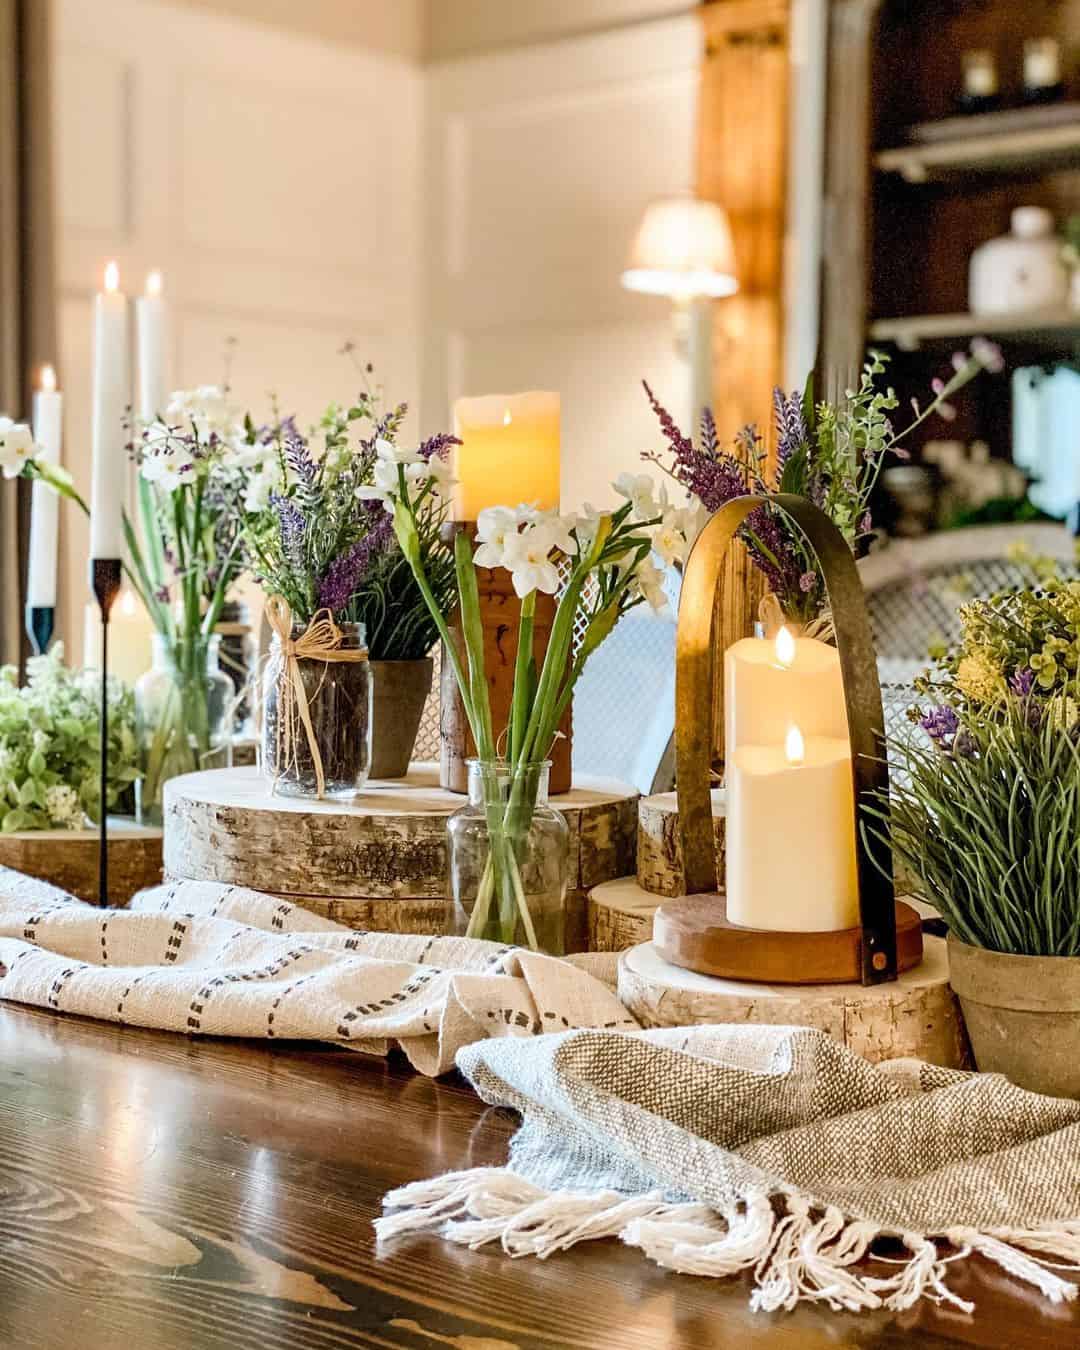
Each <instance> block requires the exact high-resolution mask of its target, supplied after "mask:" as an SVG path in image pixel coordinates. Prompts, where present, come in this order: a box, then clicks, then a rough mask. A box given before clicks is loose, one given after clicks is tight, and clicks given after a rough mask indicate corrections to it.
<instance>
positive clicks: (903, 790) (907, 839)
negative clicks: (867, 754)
mask: <svg viewBox="0 0 1080 1350" xmlns="http://www.w3.org/2000/svg"><path fill="white" fill-rule="evenodd" d="M995 714H996V715H995V716H994V717H988V716H983V715H979V714H977V713H969V714H967V715H966V716H964V717H962V718H959V717H958V718H957V720H956V722H955V724H954V727H953V731H952V734H951V736H949V737H948V740H947V743H944V744H943V743H942V740H943V738H938V740H937V741H935V740H933V739H930V740H927V741H925V742H923V743H921V744H911V743H904V744H903V745H899V746H897V747H896V749H897V752H898V753H899V754H900V755H901V756H902V758H903V766H904V770H905V772H904V773H903V774H900V775H896V776H894V781H893V784H892V789H891V794H890V809H889V811H888V817H889V820H890V823H891V828H892V844H893V850H894V853H895V854H896V855H897V857H898V859H899V861H900V862H901V863H903V864H904V866H905V867H906V869H907V870H908V871H909V872H910V874H911V876H912V877H914V878H915V879H916V884H917V886H918V889H919V891H920V893H921V895H922V898H923V899H925V900H927V901H929V903H930V904H932V905H934V906H936V907H937V908H938V909H939V910H940V911H941V915H942V917H943V918H944V920H945V922H946V923H947V924H948V926H949V928H950V930H951V931H952V932H953V933H955V934H956V936H957V937H958V938H960V939H961V940H962V941H964V942H967V943H970V944H971V945H973V946H976V947H983V948H986V949H989V950H990V951H997V952H1010V953H1013V954H1016V955H1022V956H1078V955H1080V746H1078V744H1077V740H1078V736H1077V731H1078V728H1077V725H1076V705H1075V703H1074V702H1073V700H1072V699H1071V698H1068V697H1067V696H1065V695H1061V694H1058V695H1054V696H1051V697H1050V698H1048V699H1039V698H1038V697H1037V696H1036V695H1033V694H1028V695H1026V696H1021V695H1018V694H1008V695H1006V696H1005V697H1004V698H1003V699H1002V700H1001V702H1000V704H999V705H998V706H997V707H996V708H995ZM875 814H876V815H877V816H878V818H879V820H880V819H881V818H883V817H884V815H885V813H884V812H883V811H880V810H878V811H876V812H875Z"/></svg>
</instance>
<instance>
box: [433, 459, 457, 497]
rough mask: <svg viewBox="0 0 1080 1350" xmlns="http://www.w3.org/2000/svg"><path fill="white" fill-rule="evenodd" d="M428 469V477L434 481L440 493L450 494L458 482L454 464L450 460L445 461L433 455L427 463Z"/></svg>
mask: <svg viewBox="0 0 1080 1350" xmlns="http://www.w3.org/2000/svg"><path fill="white" fill-rule="evenodd" d="M427 468H428V476H429V477H430V478H432V479H433V480H434V483H435V487H436V489H437V490H438V491H439V492H449V490H450V489H451V488H452V487H453V486H454V484H455V483H456V482H457V479H456V478H455V477H454V466H453V464H451V463H450V461H449V460H448V459H443V458H442V456H441V455H432V456H431V458H430V459H429V460H428V461H427Z"/></svg>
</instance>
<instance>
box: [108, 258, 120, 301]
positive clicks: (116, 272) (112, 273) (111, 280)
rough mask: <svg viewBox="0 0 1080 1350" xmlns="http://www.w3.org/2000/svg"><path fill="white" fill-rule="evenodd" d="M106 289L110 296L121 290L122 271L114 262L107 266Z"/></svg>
mask: <svg viewBox="0 0 1080 1350" xmlns="http://www.w3.org/2000/svg"><path fill="white" fill-rule="evenodd" d="M105 289H106V291H108V293H109V294H110V295H112V294H113V293H114V292H115V291H118V290H119V289H120V269H119V267H117V265H116V263H114V262H110V263H106V264H105Z"/></svg>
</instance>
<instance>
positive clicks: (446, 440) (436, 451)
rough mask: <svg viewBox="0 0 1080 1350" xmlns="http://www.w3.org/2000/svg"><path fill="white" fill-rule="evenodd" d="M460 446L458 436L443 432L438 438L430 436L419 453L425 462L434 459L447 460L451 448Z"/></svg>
mask: <svg viewBox="0 0 1080 1350" xmlns="http://www.w3.org/2000/svg"><path fill="white" fill-rule="evenodd" d="M460 444H461V442H460V440H458V438H457V437H456V436H451V435H450V433H449V432H446V431H441V432H439V434H438V435H437V436H429V437H428V438H427V440H426V441H424V442H423V443H422V444H421V446H420V448H419V450H418V452H417V453H418V454H419V455H420V458H421V459H423V460H430V459H432V458H438V459H445V458H446V456H447V455H448V454H449V452H450V447H451V446H452V445H460Z"/></svg>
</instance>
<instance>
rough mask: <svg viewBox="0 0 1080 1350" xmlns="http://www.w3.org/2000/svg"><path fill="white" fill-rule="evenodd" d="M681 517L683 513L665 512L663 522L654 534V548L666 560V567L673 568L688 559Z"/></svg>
mask: <svg viewBox="0 0 1080 1350" xmlns="http://www.w3.org/2000/svg"><path fill="white" fill-rule="evenodd" d="M681 517H682V512H681V511H671V510H668V511H665V512H664V518H663V520H661V522H660V524H659V525H658V526H657V527H656V530H655V531H654V533H653V537H652V544H653V548H654V549H655V550H656V552H657V553H659V555H660V557H661V558H662V559H663V560H664V566H665V567H672V566H674V564H675V563H679V562H682V561H683V560H684V559H685V557H686V552H687V549H686V537H685V536H684V534H683V532H682V529H681V528H680V526H681V524H682V520H681Z"/></svg>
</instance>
